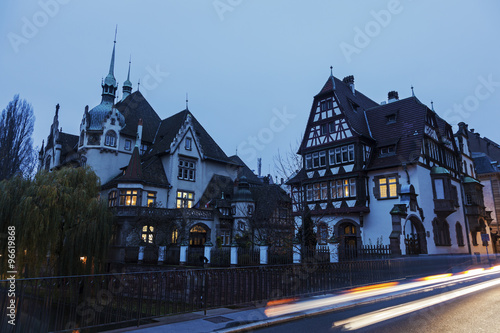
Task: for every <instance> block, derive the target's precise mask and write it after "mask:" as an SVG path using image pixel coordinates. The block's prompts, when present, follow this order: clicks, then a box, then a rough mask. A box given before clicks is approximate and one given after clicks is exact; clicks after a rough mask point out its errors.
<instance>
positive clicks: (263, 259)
mask: <svg viewBox="0 0 500 333" xmlns="http://www.w3.org/2000/svg"><path fill="white" fill-rule="evenodd" d="M259 249H260V264H261V265H267V263H268V250H269V246H267V245H260V246H259Z"/></svg>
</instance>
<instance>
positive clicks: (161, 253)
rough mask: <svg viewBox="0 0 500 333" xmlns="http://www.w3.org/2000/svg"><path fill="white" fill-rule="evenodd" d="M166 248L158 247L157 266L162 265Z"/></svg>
mask: <svg viewBox="0 0 500 333" xmlns="http://www.w3.org/2000/svg"><path fill="white" fill-rule="evenodd" d="M166 249H167V247H166V246H165V245H163V246H159V247H158V265H162V264H163V262H164V261H165V252H166Z"/></svg>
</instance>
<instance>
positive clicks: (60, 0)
mask: <svg viewBox="0 0 500 333" xmlns="http://www.w3.org/2000/svg"><path fill="white" fill-rule="evenodd" d="M0 13H1V19H0V34H1V36H2V37H1V40H0V50H1V51H0V85H1V87H2V89H1V90H0V106H1V109H3V108H5V106H6V105H7V103H8V102H9V101H10V100H11V99H12V98H13V96H14V95H15V94H17V93H19V94H20V96H21V98H24V99H26V100H28V101H29V102H30V103H31V104H32V105H33V108H34V112H35V116H36V122H35V132H34V145H35V146H38V147H40V146H41V143H42V140H43V139H45V140H46V138H47V135H48V133H49V129H50V125H51V123H52V118H53V116H54V112H55V105H56V104H57V103H59V104H60V106H61V109H60V112H59V124H60V126H61V127H62V128H63V131H64V132H67V133H71V134H75V135H78V132H79V125H80V122H81V119H82V115H83V111H84V108H85V106H86V105H89V107H90V108H93V107H94V106H96V105H98V104H99V103H100V100H101V79H102V78H104V77H105V76H106V74H107V72H108V69H109V61H110V57H111V51H112V48H113V39H114V34H115V26H116V25H118V33H117V42H116V65H115V77H116V79H117V80H118V82H119V85H120V86H119V90H118V91H119V97H120V98H121V89H122V83H123V81H125V80H126V75H127V69H128V62H129V57H130V56H131V57H132V67H131V81H132V82H133V83H134V91H135V90H136V89H137V82H138V81H139V80H140V81H141V86H140V91H141V92H142V93H143V94H144V95H145V96H146V98H147V100H148V101H149V102H150V104H151V105H152V107H153V108H154V109H155V110H156V112H157V113H158V114H159V116H160V117H161V118H166V117H169V116H171V115H173V114H175V113H177V112H179V111H181V110H183V109H184V108H185V103H186V102H185V99H186V93H188V94H189V110H190V111H191V112H192V113H193V115H194V116H195V117H196V118H197V119H198V120H199V121H200V123H201V124H202V125H203V126H204V127H205V129H206V130H207V131H208V132H209V133H210V134H211V135H212V137H213V138H214V139H215V141H216V142H217V143H218V144H219V145H220V146H221V148H222V149H223V150H224V151H225V152H226V154H227V155H233V154H235V153H236V149H237V148H238V155H239V156H240V157H241V158H242V159H243V160H244V161H245V162H246V163H247V164H248V165H249V167H250V168H251V169H256V168H257V162H256V159H257V157H262V159H263V163H262V164H263V168H262V169H263V173H265V174H267V173H269V172H270V171H271V172H272V173H274V172H273V171H272V168H273V163H274V162H273V156H275V155H276V154H277V152H278V149H280V150H281V151H283V152H288V151H289V150H290V146H292V147H294V148H296V146H297V141H298V140H300V138H301V135H302V134H303V132H304V129H305V126H306V122H307V117H308V115H309V112H310V108H311V103H312V100H313V96H314V95H316V94H317V93H318V92H319V91H320V89H321V88H322V86H323V84H324V83H325V81H326V79H327V78H328V76H329V75H330V66H333V73H334V75H335V76H337V77H338V78H340V79H342V78H343V77H344V76H347V75H354V77H355V85H356V89H358V90H359V91H361V92H362V93H364V94H365V95H367V96H368V97H370V98H371V99H373V100H375V101H376V102H379V103H380V102H382V101H386V100H387V93H388V92H389V91H391V90H396V91H398V92H399V97H400V98H406V97H409V96H411V88H410V87H411V86H412V85H413V87H414V92H415V95H416V96H417V98H418V99H419V100H420V101H421V102H423V103H425V104H427V105H428V106H429V107H430V106H431V104H430V103H431V100H432V101H434V109H435V111H436V112H437V113H438V114H439V115H440V116H441V117H443V118H444V119H445V120H447V121H449V122H450V123H451V124H453V125H456V124H457V123H458V122H460V121H464V122H466V123H468V124H469V128H474V129H475V130H476V132H479V133H480V134H481V136H486V137H488V138H490V139H492V140H493V141H496V142H497V143H500V130H499V125H500V122H499V116H498V114H499V111H500V37H499V32H500V2H499V1H496V0H491V1H456V0H454V1H410V0H401V1H393V0H391V1H388V0H383V1H326V0H317V1H291V0H274V1H263V0H253V1H249V0H206V1H201V0H196V1H194V0H193V1H140V2H139V1H117V0H115V1H94V0H89V1H76V0H40V1H35V0H23V1H15V0H3V1H1V3H0ZM455 129H456V127H455Z"/></svg>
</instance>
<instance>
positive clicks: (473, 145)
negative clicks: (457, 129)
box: [468, 131, 500, 162]
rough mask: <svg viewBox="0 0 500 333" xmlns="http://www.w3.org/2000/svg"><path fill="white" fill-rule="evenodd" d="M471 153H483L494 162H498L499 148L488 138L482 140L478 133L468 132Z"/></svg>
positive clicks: (499, 157) (499, 160)
mask: <svg viewBox="0 0 500 333" xmlns="http://www.w3.org/2000/svg"><path fill="white" fill-rule="evenodd" d="M468 135H469V148H470V151H471V152H478V153H484V154H486V155H488V156H489V157H490V158H491V159H493V160H494V161H498V162H500V146H499V145H498V144H497V143H496V142H494V141H491V140H490V139H488V138H482V137H481V136H480V135H479V133H473V132H471V131H469V132H468Z"/></svg>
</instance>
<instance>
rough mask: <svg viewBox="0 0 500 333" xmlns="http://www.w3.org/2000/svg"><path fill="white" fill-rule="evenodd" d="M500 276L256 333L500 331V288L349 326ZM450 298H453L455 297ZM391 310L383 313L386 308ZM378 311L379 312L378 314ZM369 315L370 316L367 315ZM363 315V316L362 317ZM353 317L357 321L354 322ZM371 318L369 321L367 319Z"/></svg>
mask: <svg viewBox="0 0 500 333" xmlns="http://www.w3.org/2000/svg"><path fill="white" fill-rule="evenodd" d="M498 278H499V276H498V275H496V276H494V277H489V278H481V279H477V280H474V281H470V282H467V283H461V284H454V285H451V286H448V287H446V288H442V289H437V290H430V291H426V292H422V293H419V294H416V295H409V296H405V297H402V298H397V299H393V300H388V301H383V302H378V303H374V304H369V305H364V306H355V307H353V308H350V309H347V310H343V311H334V312H330V313H327V314H324V315H319V316H314V317H309V318H306V319H301V320H297V321H292V322H288V323H285V324H282V325H277V326H271V327H268V328H265V329H260V330H255V331H254V332H286V333H293V332H300V333H303V332H306V333H309V332H310V333H320V332H345V331H350V332H370V333H372V332H384V333H390V332H397V333H400V332H404V333H412V332H418V333H422V332H426V333H427V332H440V333H442V332H453V333H455V332H467V333H470V332H500V285H498V284H497V285H496V286H492V287H488V288H486V289H482V290H480V291H474V292H471V293H469V294H467V295H465V296H460V297H457V298H453V299H451V300H447V301H444V302H440V303H438V304H436V305H433V306H429V307H425V308H423V309H421V310H417V311H414V312H410V313H408V314H403V315H400V316H397V317H395V318H393V319H388V320H385V321H381V322H378V323H375V324H371V325H368V326H365V327H361V328H359V327H355V328H353V329H352V330H349V325H351V324H354V326H356V325H362V322H364V321H365V320H366V321H367V322H370V320H372V319H373V318H376V316H378V317H380V316H381V315H382V316H383V315H384V314H386V313H394V312H401V311H404V310H405V309H406V308H407V307H412V306H413V305H414V304H420V306H427V305H428V304H430V303H431V302H433V301H436V298H437V297H440V298H443V297H446V295H451V296H453V295H456V294H457V293H459V292H460V293H461V292H462V290H465V288H469V289H471V288H470V287H477V286H480V284H481V283H482V284H485V283H489V282H491V281H493V280H494V279H498ZM451 296H450V297H451ZM388 308H389V310H387V311H384V312H381V311H383V310H384V309H388ZM375 311H378V312H377V313H376V314H374V312H375ZM366 314H369V315H368V316H366ZM359 316H363V317H359ZM351 318H353V320H350V319H351ZM367 318H368V319H367Z"/></svg>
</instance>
